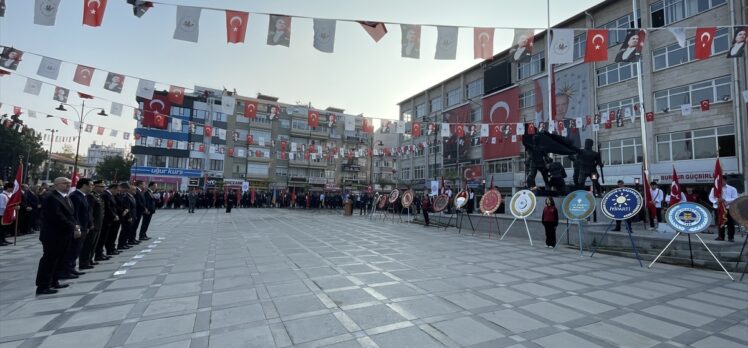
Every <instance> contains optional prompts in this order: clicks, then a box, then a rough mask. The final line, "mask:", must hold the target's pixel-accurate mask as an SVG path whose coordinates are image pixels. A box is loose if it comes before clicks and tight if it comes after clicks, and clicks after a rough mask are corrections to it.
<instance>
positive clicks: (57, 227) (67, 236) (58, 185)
mask: <svg viewBox="0 0 748 348" xmlns="http://www.w3.org/2000/svg"><path fill="white" fill-rule="evenodd" d="M69 190H70V180H68V178H63V177H60V178H57V179H55V180H54V190H53V191H51V192H49V193H48V194H47V195H45V196H44V199H43V201H42V216H43V219H42V228H41V233H39V240H40V241H41V242H42V250H43V254H42V258H41V259H40V260H39V269H38V271H37V273H36V294H37V295H48V294H54V293H56V292H57V290H55V289H61V288H65V287H67V286H68V284H61V283H60V281H59V278H58V277H57V274H58V273H60V272H59V271H60V270H61V269H62V268H63V262H64V258H65V253H66V252H67V248H68V245H69V244H70V241H72V240H73V239H74V238H75V237H76V236H77V237H78V238H80V235H81V230H80V226H79V225H78V223H77V222H76V220H75V216H74V213H75V210H74V209H73V203H71V202H70V200H69V199H68V198H67V192H68V191H69Z"/></svg>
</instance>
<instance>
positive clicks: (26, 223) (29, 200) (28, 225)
mask: <svg viewBox="0 0 748 348" xmlns="http://www.w3.org/2000/svg"><path fill="white" fill-rule="evenodd" d="M21 192H22V193H23V198H22V200H21V210H20V211H19V214H18V215H19V219H18V231H19V232H18V233H19V234H29V233H31V232H32V230H33V229H36V227H35V226H36V220H35V216H36V215H38V212H39V208H41V202H40V201H39V197H37V196H36V194H35V193H34V190H30V189H29V185H27V184H23V185H21Z"/></svg>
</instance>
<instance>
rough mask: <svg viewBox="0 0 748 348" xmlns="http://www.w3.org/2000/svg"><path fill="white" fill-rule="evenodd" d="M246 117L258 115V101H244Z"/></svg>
mask: <svg viewBox="0 0 748 348" xmlns="http://www.w3.org/2000/svg"><path fill="white" fill-rule="evenodd" d="M244 117H247V118H255V117H257V102H255V101H249V100H247V101H245V102H244Z"/></svg>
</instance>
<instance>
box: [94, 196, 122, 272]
mask: <svg viewBox="0 0 748 348" xmlns="http://www.w3.org/2000/svg"><path fill="white" fill-rule="evenodd" d="M118 194H119V189H118V187H117V184H116V183H112V184H109V186H107V189H106V190H104V192H102V193H101V200H102V201H103V202H104V223H103V224H102V227H101V235H100V236H99V242H98V243H96V256H95V257H94V261H106V260H109V258H110V257H111V256H114V255H117V254H118V253H119V251H117V248H116V247H115V245H114V243H115V241H116V240H117V233H118V232H119V212H118V207H117V195H118ZM105 249H106V255H104V250H105Z"/></svg>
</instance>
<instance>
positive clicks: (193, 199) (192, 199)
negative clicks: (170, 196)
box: [187, 189, 197, 213]
mask: <svg viewBox="0 0 748 348" xmlns="http://www.w3.org/2000/svg"><path fill="white" fill-rule="evenodd" d="M187 203H188V205H187V206H188V209H187V213H194V212H195V206H196V205H197V192H195V189H192V191H190V193H189V195H188V196H187Z"/></svg>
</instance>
